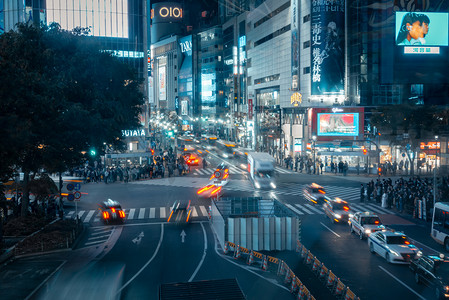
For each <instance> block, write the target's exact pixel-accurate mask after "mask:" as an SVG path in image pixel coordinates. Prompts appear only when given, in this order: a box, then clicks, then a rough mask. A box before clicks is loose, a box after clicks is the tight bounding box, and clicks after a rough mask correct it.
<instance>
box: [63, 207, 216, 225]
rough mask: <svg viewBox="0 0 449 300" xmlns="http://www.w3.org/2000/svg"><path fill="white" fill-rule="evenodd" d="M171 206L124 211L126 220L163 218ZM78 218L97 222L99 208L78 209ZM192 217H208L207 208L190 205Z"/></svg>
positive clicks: (70, 212) (70, 217) (71, 214)
mask: <svg viewBox="0 0 449 300" xmlns="http://www.w3.org/2000/svg"><path fill="white" fill-rule="evenodd" d="M171 209H172V208H171V207H164V206H162V207H148V208H127V209H123V210H124V211H125V218H126V220H145V219H165V218H167V216H168V215H169V214H170V212H171ZM78 217H79V219H80V220H81V221H82V222H84V223H90V222H99V221H100V210H98V209H92V210H80V211H79V212H78ZM192 217H208V212H207V208H206V207H205V206H203V205H198V206H192ZM65 218H67V219H72V218H75V211H74V210H71V211H68V212H66V215H65Z"/></svg>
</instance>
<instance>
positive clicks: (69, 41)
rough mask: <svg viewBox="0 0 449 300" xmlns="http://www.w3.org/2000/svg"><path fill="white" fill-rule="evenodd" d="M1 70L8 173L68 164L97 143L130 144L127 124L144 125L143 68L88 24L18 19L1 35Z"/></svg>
mask: <svg viewBox="0 0 449 300" xmlns="http://www.w3.org/2000/svg"><path fill="white" fill-rule="evenodd" d="M0 76H1V78H2V80H1V82H0V99H1V100H0V135H1V136H2V137H5V138H4V139H3V141H2V143H1V145H0V160H1V161H2V164H0V165H1V166H0V177H1V176H3V177H8V176H9V175H10V174H9V173H11V169H12V168H22V170H29V171H37V170H38V169H39V168H42V167H44V168H46V169H47V170H50V171H63V170H65V169H66V168H67V167H70V166H73V165H76V164H78V163H80V161H81V159H82V157H83V156H82V154H81V151H88V149H90V148H91V147H92V148H96V149H102V148H103V147H104V144H103V143H106V144H109V145H113V146H114V147H115V148H120V147H123V144H122V142H121V140H120V137H121V130H122V129H123V128H136V127H138V126H139V120H138V114H139V112H140V109H141V108H140V106H141V105H142V104H143V95H142V93H141V91H140V85H141V81H139V80H138V79H137V76H136V72H135V71H134V70H132V69H131V68H130V67H129V65H127V64H125V63H122V62H121V61H119V59H118V58H116V57H114V56H112V55H111V54H109V53H106V52H103V51H100V49H99V47H98V46H97V45H95V44H94V43H93V40H92V39H91V37H87V36H86V31H85V30H83V29H79V28H78V29H76V30H75V31H74V32H73V33H72V32H67V31H64V30H61V29H60V27H59V26H58V25H57V24H55V25H52V26H50V27H49V28H37V27H34V26H32V25H27V24H20V25H18V30H17V31H15V32H14V31H10V32H8V33H4V34H3V35H1V36H0Z"/></svg>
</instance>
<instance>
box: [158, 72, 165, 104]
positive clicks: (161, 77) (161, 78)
mask: <svg viewBox="0 0 449 300" xmlns="http://www.w3.org/2000/svg"><path fill="white" fill-rule="evenodd" d="M158 74H159V100H167V82H166V78H165V66H161V67H159V72H158Z"/></svg>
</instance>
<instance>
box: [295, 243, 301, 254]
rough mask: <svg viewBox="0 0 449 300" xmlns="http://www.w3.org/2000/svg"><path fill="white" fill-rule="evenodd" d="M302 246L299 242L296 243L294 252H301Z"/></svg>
mask: <svg viewBox="0 0 449 300" xmlns="http://www.w3.org/2000/svg"><path fill="white" fill-rule="evenodd" d="M301 248H302V244H301V243H300V242H299V241H296V252H298V253H299V252H301Z"/></svg>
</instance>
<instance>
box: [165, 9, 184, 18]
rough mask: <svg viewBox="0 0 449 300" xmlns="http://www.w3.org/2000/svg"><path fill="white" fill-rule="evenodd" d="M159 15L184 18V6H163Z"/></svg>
mask: <svg viewBox="0 0 449 300" xmlns="http://www.w3.org/2000/svg"><path fill="white" fill-rule="evenodd" d="M159 15H160V16H161V17H162V18H167V17H171V18H182V8H179V7H165V6H163V7H161V8H160V9H159Z"/></svg>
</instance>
